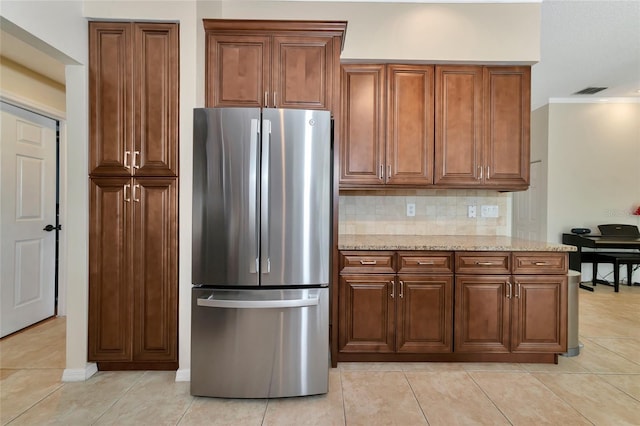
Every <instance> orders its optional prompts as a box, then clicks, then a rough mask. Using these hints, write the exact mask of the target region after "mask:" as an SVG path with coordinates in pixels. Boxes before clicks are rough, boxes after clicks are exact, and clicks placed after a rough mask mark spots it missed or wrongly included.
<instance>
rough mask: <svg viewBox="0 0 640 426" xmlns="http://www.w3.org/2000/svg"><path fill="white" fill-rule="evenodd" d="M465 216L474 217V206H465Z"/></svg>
mask: <svg viewBox="0 0 640 426" xmlns="http://www.w3.org/2000/svg"><path fill="white" fill-rule="evenodd" d="M467 217H476V206H467Z"/></svg>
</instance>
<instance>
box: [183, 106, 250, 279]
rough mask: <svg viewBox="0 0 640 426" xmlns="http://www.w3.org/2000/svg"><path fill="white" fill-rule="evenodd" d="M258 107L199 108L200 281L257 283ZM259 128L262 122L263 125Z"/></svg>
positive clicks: (195, 268) (196, 227)
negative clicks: (252, 143)
mask: <svg viewBox="0 0 640 426" xmlns="http://www.w3.org/2000/svg"><path fill="white" fill-rule="evenodd" d="M252 120H256V121H255V123H258V122H259V120H260V110H259V109H257V108H226V109H218V108H215V109H195V110H194V140H193V221H192V227H193V246H192V248H193V253H192V282H193V283H194V284H210V285H234V286H257V285H258V284H259V280H258V275H259V274H258V273H257V272H258V271H257V268H256V257H257V250H258V249H257V248H256V247H257V246H256V244H257V242H256V236H255V233H256V232H257V229H256V222H255V218H256V211H255V208H256V206H257V204H258V203H257V201H256V197H258V196H259V195H258V194H257V191H255V189H254V186H253V185H256V179H258V175H259V173H260V170H259V159H258V158H259V157H258V155H259V149H257V148H256V149H254V150H252V149H251V146H252V145H251V140H252V137H254V132H255V131H256V129H255V128H253V127H254V126H252ZM257 129H259V126H258V127H257Z"/></svg>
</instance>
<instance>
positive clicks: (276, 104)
mask: <svg viewBox="0 0 640 426" xmlns="http://www.w3.org/2000/svg"><path fill="white" fill-rule="evenodd" d="M276 93H277V92H273V107H274V108H276V107H277V106H278V103H277V102H276Z"/></svg>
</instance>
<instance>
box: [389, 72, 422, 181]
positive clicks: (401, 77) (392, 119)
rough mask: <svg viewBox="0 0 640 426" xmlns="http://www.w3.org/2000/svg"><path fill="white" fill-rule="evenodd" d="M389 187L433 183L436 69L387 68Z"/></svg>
mask: <svg viewBox="0 0 640 426" xmlns="http://www.w3.org/2000/svg"><path fill="white" fill-rule="evenodd" d="M387 78H388V105H389V106H388V110H387V111H388V112H387V116H388V133H387V170H386V175H385V176H386V183H388V184H401V185H430V184H431V183H433V133H434V130H433V120H434V118H433V108H434V105H433V99H434V97H433V96H434V95H433V93H434V88H433V84H434V80H433V67H431V66H423V65H389V66H388V77H387Z"/></svg>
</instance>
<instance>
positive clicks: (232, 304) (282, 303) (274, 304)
mask: <svg viewBox="0 0 640 426" xmlns="http://www.w3.org/2000/svg"><path fill="white" fill-rule="evenodd" d="M318 300H319V299H318V296H317V295H316V296H314V297H311V298H308V299H293V300H223V299H211V298H198V306H206V307H208V308H233V309H246V308H302V307H305V306H317V305H318Z"/></svg>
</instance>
